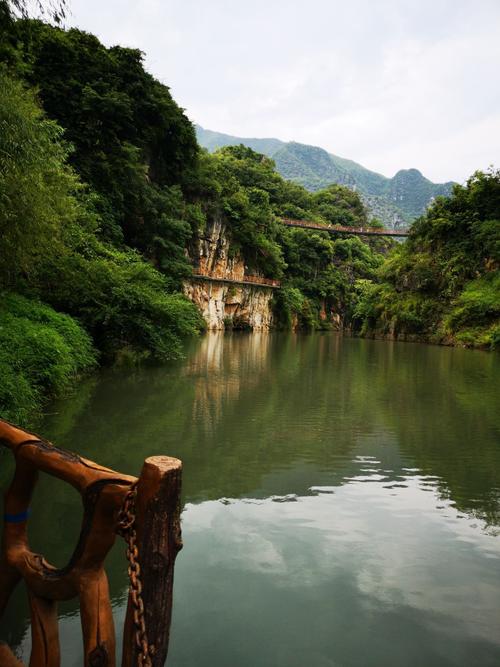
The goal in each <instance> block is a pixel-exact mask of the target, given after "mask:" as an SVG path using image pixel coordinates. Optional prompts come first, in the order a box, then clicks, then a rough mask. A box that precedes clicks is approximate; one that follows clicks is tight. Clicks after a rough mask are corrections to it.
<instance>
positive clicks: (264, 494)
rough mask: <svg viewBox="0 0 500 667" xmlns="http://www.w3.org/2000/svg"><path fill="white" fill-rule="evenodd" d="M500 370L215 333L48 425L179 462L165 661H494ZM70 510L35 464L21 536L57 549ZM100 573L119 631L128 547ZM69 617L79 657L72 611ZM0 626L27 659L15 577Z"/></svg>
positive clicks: (81, 444)
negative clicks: (179, 525)
mask: <svg viewBox="0 0 500 667" xmlns="http://www.w3.org/2000/svg"><path fill="white" fill-rule="evenodd" d="M499 378H500V359H499V357H498V356H494V355H490V354H487V353H481V352H470V351H464V350H454V349H446V348H438V347H431V346H424V345H412V344H403V343H388V342H381V341H364V340H356V339H349V338H341V337H339V336H337V335H334V334H327V335H320V334H318V335H311V336H305V335H304V336H301V335H292V334H290V335H284V334H283V335H280V334H272V335H259V334H253V335H232V336H226V337H224V336H223V335H209V336H206V337H205V338H204V339H202V340H201V341H197V342H195V343H193V345H192V347H191V348H190V350H189V353H188V357H187V359H186V360H185V361H184V362H182V363H178V364H176V365H174V366H169V367H167V368H165V367H164V368H154V369H151V368H150V369H142V370H140V371H137V372H134V371H129V372H111V371H109V372H106V373H104V374H102V375H101V376H99V377H98V378H95V379H91V380H90V381H88V382H86V383H84V384H83V385H81V387H80V388H79V390H78V392H77V393H76V394H75V395H74V396H73V397H69V398H67V399H66V400H64V401H60V402H58V403H57V404H55V405H53V406H51V408H50V411H51V412H52V413H53V414H51V415H48V416H47V418H46V420H45V423H44V424H43V425H42V427H41V429H40V430H42V431H43V433H44V434H45V435H47V436H48V437H50V438H51V439H53V440H55V441H56V442H57V443H58V444H60V445H63V446H65V447H67V448H69V449H74V450H76V451H78V452H80V453H82V454H85V455H86V456H88V457H90V458H94V459H96V460H97V461H99V462H100V463H103V464H104V465H108V466H110V467H113V468H116V469H118V470H121V471H123V472H129V473H132V474H136V473H138V471H139V470H140V467H141V464H142V461H143V459H144V458H145V457H146V456H148V455H151V454H159V453H168V454H171V455H174V456H177V457H179V458H181V459H183V461H184V492H183V508H184V509H183V535H184V542H185V547H184V549H183V551H182V552H181V553H180V555H179V557H178V560H177V566H176V573H175V599H174V612H173V615H174V620H173V625H172V633H171V643H170V653H169V660H168V664H169V665H170V666H171V667H281V666H283V667H333V666H342V667H343V666H346V667H347V666H360V667H372V666H373V667H392V666H397V667H400V666H412V667H413V666H414V667H422V666H426V667H431V666H436V667H446V666H448V665H450V666H451V665H454V666H463V667H475V666H480V667H487V666H489V665H492V666H493V665H494V666H495V667H497V666H498V665H500V512H499V508H500V437H499V436H500V409H499V408H500V399H499V385H498V381H499ZM0 462H1V472H0V481H1V483H2V486H4V485H5V483H6V480H7V479H8V475H9V469H10V468H9V466H8V463H7V458H6V457H4V456H2V459H0ZM80 516H81V512H80V508H79V500H78V498H77V496H76V493H75V492H74V491H73V490H71V489H69V488H68V487H66V486H64V485H63V484H62V483H59V482H54V481H52V480H48V479H42V481H41V483H40V485H39V489H38V491H37V496H36V499H35V503H34V509H33V515H32V519H31V524H30V525H31V541H32V546H33V547H34V548H36V549H37V550H41V551H43V552H44V553H45V554H47V555H48V556H49V557H50V558H51V559H52V560H54V561H55V562H56V563H57V564H63V563H64V561H65V560H66V559H67V557H68V556H69V554H70V551H71V548H72V545H73V544H74V543H75V540H76V538H77V533H78V523H79V520H80ZM108 571H109V575H110V582H111V591H112V596H113V604H114V608H115V612H116V618H117V626H118V633H120V631H121V619H122V618H123V615H124V601H125V598H126V577H125V560H124V556H123V547H122V545H121V544H118V545H117V548H115V549H114V551H113V552H112V554H111V555H110V558H109V567H108ZM61 612H62V618H61V634H62V643H63V647H64V649H63V650H64V653H63V655H64V656H65V658H64V660H63V667H66V666H68V667H73V666H75V667H76V666H77V665H78V666H79V665H81V647H80V644H81V637H80V627H79V618H78V613H77V606H76V605H75V604H73V603H71V604H67V605H65V606H63V607H62V610H61ZM2 637H3V638H4V639H7V640H8V641H9V642H10V643H11V645H13V646H16V647H17V649H18V651H19V653H20V654H21V655H24V657H25V659H26V656H27V655H28V651H29V627H28V615H27V608H26V604H25V600H24V594H23V593H22V591H20V592H19V594H18V595H16V597H15V598H14V599H13V600H12V603H11V605H10V607H9V610H8V617H7V620H6V621H4V622H3V624H2ZM120 638H121V637H120Z"/></svg>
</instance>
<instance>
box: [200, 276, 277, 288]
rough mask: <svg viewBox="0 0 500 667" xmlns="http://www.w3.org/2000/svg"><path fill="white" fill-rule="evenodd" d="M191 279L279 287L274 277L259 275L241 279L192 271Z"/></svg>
mask: <svg viewBox="0 0 500 667" xmlns="http://www.w3.org/2000/svg"><path fill="white" fill-rule="evenodd" d="M191 280H201V281H207V282H212V283H231V284H233V285H250V286H252V287H255V286H257V287H270V288H271V289H279V288H280V287H281V283H280V281H279V280H274V278H262V277H261V276H243V277H242V278H241V279H237V278H217V277H216V276H209V275H207V274H206V273H193V275H192V276H191Z"/></svg>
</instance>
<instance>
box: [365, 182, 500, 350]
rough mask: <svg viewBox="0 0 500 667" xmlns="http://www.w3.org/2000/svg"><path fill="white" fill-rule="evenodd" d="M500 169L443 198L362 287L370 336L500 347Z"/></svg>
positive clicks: (458, 187) (367, 330)
mask: <svg viewBox="0 0 500 667" xmlns="http://www.w3.org/2000/svg"><path fill="white" fill-rule="evenodd" d="M499 266H500V172H499V171H495V170H490V171H489V172H487V173H482V172H477V173H476V174H474V175H473V176H472V177H471V178H470V179H469V181H468V182H467V184H466V185H465V186H460V185H457V186H455V188H454V191H453V196H452V197H450V198H447V199H445V198H439V199H438V200H437V201H436V202H435V204H434V205H433V207H432V208H431V209H430V210H429V211H428V213H427V214H426V215H425V216H423V217H422V218H420V219H419V220H418V221H417V222H416V223H415V224H414V225H413V227H412V230H411V234H410V237H409V238H408V241H407V242H406V243H405V244H404V245H401V246H399V247H398V248H397V250H396V251H395V252H394V253H393V254H392V256H391V257H390V258H389V259H388V260H387V262H386V263H385V264H384V265H383V266H382V268H381V270H380V272H379V279H380V283H379V284H369V283H366V284H364V285H363V286H362V291H363V298H362V299H361V301H360V303H359V304H358V307H357V311H356V316H357V318H358V324H359V326H360V327H361V331H362V332H363V333H370V332H371V333H381V334H390V335H403V336H414V337H416V338H419V339H425V340H431V341H434V342H458V343H461V344H465V345H468V346H477V347H491V348H497V347H499V346H500V272H499Z"/></svg>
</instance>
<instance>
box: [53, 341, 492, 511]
mask: <svg viewBox="0 0 500 667" xmlns="http://www.w3.org/2000/svg"><path fill="white" fill-rule="evenodd" d="M498 365H499V360H498V359H497V358H496V357H495V356H493V355H488V354H483V353H473V352H470V351H464V350H457V349H454V350H451V349H444V348H438V347H431V346H423V345H408V344H398V343H388V342H383V341H363V340H356V339H348V338H342V337H340V336H337V335H322V334H316V335H309V336H307V335H297V334H287V335H284V334H283V335H282V334H251V335H245V334H233V335H231V336H224V335H221V334H214V335H208V336H206V337H204V338H203V339H202V340H200V341H198V342H195V343H194V344H193V347H192V349H191V350H190V352H189V355H188V359H187V360H186V361H185V362H180V363H177V364H174V365H171V366H168V367H163V368H144V369H142V370H140V371H137V372H128V373H117V372H109V373H105V374H103V376H102V377H101V380H100V381H99V382H98V383H97V384H96V385H95V387H93V390H92V393H91V395H89V396H88V399H87V402H86V403H84V404H82V405H79V406H78V414H77V415H75V416H74V417H73V421H72V422H70V423H69V424H66V418H65V414H66V411H67V410H68V408H69V412H70V413H71V411H72V406H73V404H74V403H75V402H78V401H79V396H78V395H77V396H75V397H74V398H73V399H70V400H69V401H65V402H62V403H61V404H59V405H58V406H55V407H54V408H52V410H53V411H55V412H58V413H59V414H57V415H53V416H52V417H50V418H49V419H48V420H47V423H46V426H45V432H47V431H48V432H49V435H52V434H54V433H55V434H57V439H58V441H59V442H60V443H61V444H63V445H66V446H68V447H70V448H74V449H77V450H78V451H81V452H84V453H86V454H87V455H88V456H91V457H94V458H97V459H98V460H100V461H102V462H103V463H104V464H106V465H110V466H111V467H117V468H119V469H121V470H123V471H124V472H132V473H133V472H137V470H138V469H139V467H140V465H141V462H142V460H143V458H145V456H147V455H148V454H155V453H162V452H168V453H170V454H172V455H175V456H179V457H180V458H182V459H183V460H184V463H185V469H186V474H185V483H184V488H185V498H186V499H187V500H194V499H203V498H218V497H220V496H221V495H225V496H227V495H233V496H241V495H245V494H251V493H254V492H255V491H256V490H258V489H259V488H260V487H261V484H262V480H263V478H264V476H265V475H269V474H273V475H276V474H281V475H284V471H285V470H287V469H288V470H290V469H291V468H294V469H306V468H307V469H309V470H312V471H316V472H318V471H328V474H329V475H331V476H333V477H334V478H335V479H336V481H337V483H342V479H343V477H344V476H349V475H351V474H356V470H357V464H356V463H353V459H355V457H356V455H358V454H361V455H363V454H366V453H369V454H370V455H372V456H373V457H374V458H375V459H376V460H378V461H380V466H381V468H383V469H384V470H392V471H393V475H394V476H395V479H396V478H397V477H398V471H399V469H400V468H401V466H402V465H407V466H410V467H417V468H419V469H420V470H421V471H422V472H423V473H424V474H426V475H432V476H434V477H436V478H437V479H436V484H437V485H438V487H439V490H440V493H441V494H442V495H443V496H446V497H451V498H452V499H453V500H455V501H456V503H457V506H458V507H459V508H460V509H461V510H463V511H467V512H473V513H476V514H477V515H478V516H484V517H485V518H486V519H487V520H488V521H490V522H495V521H496V518H495V517H496V516H497V513H498V489H499V487H500V479H499V477H500V475H499V470H500V466H499V457H500V453H499V452H498V447H497V445H496V442H497V441H496V438H497V437H498V416H497V410H496V407H497V406H496V401H497V396H496V387H495V377H497V376H498ZM314 474H316V473H314ZM313 476H314V475H313ZM294 478H296V476H295V477H294ZM291 491H294V490H293V489H291Z"/></svg>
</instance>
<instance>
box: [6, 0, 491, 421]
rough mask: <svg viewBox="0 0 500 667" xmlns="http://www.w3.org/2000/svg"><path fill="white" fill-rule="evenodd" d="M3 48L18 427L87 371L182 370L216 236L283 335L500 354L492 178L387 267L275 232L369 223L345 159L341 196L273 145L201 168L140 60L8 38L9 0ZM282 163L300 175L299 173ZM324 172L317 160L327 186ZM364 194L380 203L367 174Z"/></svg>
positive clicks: (443, 210)
mask: <svg viewBox="0 0 500 667" xmlns="http://www.w3.org/2000/svg"><path fill="white" fill-rule="evenodd" d="M11 5H12V3H11ZM19 6H21V5H19ZM0 32H1V34H0V37H1V41H0V256H1V258H2V262H1V264H0V295H1V298H0V367H1V372H2V377H3V378H4V382H3V386H2V388H1V390H0V391H1V394H0V406H1V414H2V415H3V416H9V417H11V418H13V419H15V420H20V421H27V420H28V419H29V418H30V417H31V416H32V415H33V414H34V413H36V411H37V410H39V409H40V406H41V404H42V402H43V399H45V398H46V397H48V396H50V395H54V394H57V393H60V392H61V391H62V390H65V389H66V388H67V387H68V386H69V384H70V383H71V381H72V380H73V379H74V378H75V377H78V376H79V375H81V374H82V373H85V372H87V371H88V370H90V369H91V368H93V367H94V366H95V364H96V363H97V360H98V359H99V360H100V361H101V362H110V361H115V360H134V361H136V360H138V359H145V358H154V359H159V360H166V359H170V358H174V357H176V356H178V355H179V354H180V353H181V346H182V340H183V338H185V337H186V336H188V335H192V334H194V333H196V332H198V331H200V330H201V329H202V327H203V323H202V320H201V316H200V314H199V313H198V311H197V310H196V308H195V306H194V305H193V304H192V303H190V302H189V301H187V299H185V297H184V296H183V295H182V294H181V291H180V290H181V287H182V283H183V281H184V280H185V279H186V278H188V277H189V276H190V275H191V272H192V266H191V262H192V261H196V255H195V253H194V251H195V249H196V247H197V246H196V243H197V240H198V239H199V238H200V237H202V236H203V234H204V231H205V229H206V228H207V227H208V226H210V225H214V224H215V223H217V222H220V223H221V224H222V225H223V226H224V229H225V230H226V233H227V235H228V252H229V253H230V254H232V255H233V256H235V257H242V258H243V259H244V262H245V264H246V267H247V271H248V273H250V274H257V275H261V276H264V277H270V278H278V279H280V280H281V283H282V289H281V290H279V291H277V292H276V298H275V303H274V306H275V310H276V314H277V319H278V322H279V324H280V325H281V326H283V327H290V326H292V325H294V326H297V325H298V326H303V327H308V328H318V327H329V326H337V327H340V326H349V325H350V323H351V322H352V321H353V318H354V321H355V322H356V323H357V325H358V327H360V328H362V330H363V331H364V332H368V331H383V332H387V331H389V332H392V333H415V334H419V335H423V336H427V337H430V335H431V332H435V331H439V336H438V337H441V338H443V337H448V338H453V339H454V340H457V341H461V342H464V343H466V344H481V345H482V344H484V345H486V344H490V345H496V344H498V338H499V333H498V323H496V324H495V322H497V320H498V290H499V279H498V261H499V260H498V252H499V249H498V243H499V241H498V236H496V237H495V234H497V235H498V220H499V219H500V214H499V210H498V209H499V204H498V180H499V176H498V174H497V173H493V172H492V173H490V174H487V175H484V174H477V175H476V176H475V177H474V178H473V179H471V181H470V182H469V184H468V185H467V187H466V188H458V187H457V188H456V189H455V194H454V197H453V198H452V199H451V200H444V199H440V200H438V201H437V202H436V203H435V205H434V207H433V208H432V210H431V211H430V212H429V214H428V215H426V216H424V217H423V218H421V219H420V220H419V221H418V222H417V223H416V224H415V226H414V231H413V232H412V235H411V236H410V239H409V241H408V243H407V244H405V245H404V246H398V248H397V249H396V251H395V252H394V253H393V255H391V257H390V258H389V259H388V260H387V261H385V262H384V255H385V254H387V251H388V249H389V248H390V247H391V246H392V245H394V244H392V243H391V242H389V241H384V240H382V239H375V240H372V241H370V242H369V243H368V242H365V241H363V240H360V238H357V237H350V238H335V237H332V236H330V235H329V234H328V233H327V232H322V231H317V232H316V231H315V232H310V231H305V230H303V229H294V228H289V227H285V226H284V225H282V224H280V222H279V219H280V218H295V219H299V220H300V219H303V220H312V221H316V222H318V223H320V224H321V223H324V224H325V225H326V224H328V225H336V224H340V225H350V226H354V227H356V226H358V227H359V226H366V225H367V224H379V223H377V222H376V221H373V220H372V221H371V222H368V219H367V214H366V210H365V207H364V205H363V203H362V201H361V199H360V197H359V196H358V194H357V193H356V192H354V191H353V189H352V187H345V186H344V185H342V184H339V182H340V183H347V184H348V185H349V186H352V185H353V182H352V178H351V176H352V174H351V176H349V178H347V176H346V177H345V178H344V176H345V175H346V174H347V175H349V174H350V173H351V172H352V171H353V170H354V171H356V169H358V168H359V169H362V168H361V167H359V165H354V163H350V162H349V161H345V160H341V159H340V158H338V160H337V162H336V163H335V165H336V166H335V168H336V169H337V170H340V171H339V173H340V172H342V174H341V176H338V175H337V176H338V178H335V179H333V178H331V179H330V181H329V182H331V181H332V180H334V181H337V182H336V183H334V184H330V185H328V187H325V188H323V189H317V188H316V189H315V191H314V192H311V191H309V190H307V189H305V188H304V187H303V186H302V185H300V184H299V183H297V182H293V181H290V180H285V179H284V178H283V176H282V175H280V173H278V170H277V167H276V163H275V161H274V160H272V159H271V158H269V157H268V156H266V155H264V154H263V153H265V152H268V151H270V150H271V149H272V150H274V151H276V150H278V149H279V150H280V151H281V150H282V149H283V146H281V144H280V142H278V144H276V142H275V140H270V141H269V142H267V143H264V144H262V146H261V145H260V144H259V145H258V146H256V147H259V148H261V150H262V152H256V151H254V150H253V149H252V148H250V147H247V146H244V145H241V144H239V145H234V146H226V147H223V148H220V149H218V150H216V151H215V153H213V154H209V153H208V152H207V151H205V150H200V149H199V147H198V145H197V142H196V137H195V133H194V128H193V126H192V124H191V122H190V121H189V120H188V119H187V117H186V116H185V114H184V113H183V111H182V110H181V109H180V108H179V107H178V106H177V104H176V103H175V101H174V100H173V99H172V97H171V95H170V92H169V89H168V88H167V87H166V86H164V85H163V84H161V83H160V82H158V81H156V80H155V79H154V78H153V77H152V76H151V75H149V74H148V73H147V72H146V71H145V70H144V67H143V63H142V54H141V53H140V52H139V51H137V50H133V49H126V48H122V47H113V48H106V47H104V46H103V45H102V44H101V43H100V42H99V41H98V39H97V38H96V37H94V36H93V35H89V34H87V33H84V32H81V31H78V30H69V31H64V30H61V29H60V28H57V27H54V26H50V25H47V24H44V23H42V22H40V21H31V20H26V19H22V20H14V18H13V17H12V15H11V12H10V10H9V5H8V3H6V2H5V1H4V0H0ZM289 148H290V146H289ZM292 148H293V151H292V152H293V153H294V155H295V158H297V159H298V157H300V156H302V158H303V159H306V158H307V156H308V155H309V153H308V151H307V150H306V149H307V148H309V147H303V146H300V145H298V144H297V145H295V144H294V145H293V146H292V147H291V148H290V150H292ZM318 150H320V149H318ZM325 155H326V156H327V158H328V159H327V158H325ZM325 155H316V156H315V157H314V156H313V157H314V160H316V161H318V160H319V162H318V164H319V163H320V162H321V164H323V167H324V169H326V170H327V172H328V169H329V168H330V167H331V165H330V167H328V164H327V162H328V160H330V158H332V156H328V154H326V153H325ZM302 158H301V159H302ZM280 159H281V158H280ZM311 159H312V158H311ZM314 160H313V162H314ZM325 160H326V162H325ZM316 166H318V165H316ZM278 167H279V165H278ZM359 169H358V171H359ZM349 170H351V172H350V171H349ZM325 173H326V172H325ZM328 173H330V172H328ZM367 173H368V172H367ZM370 173H371V172H370ZM358 176H359V178H361V176H363V178H364V177H366V179H367V182H366V183H365V185H364V187H365V188H372V186H373V187H375V186H374V183H375V181H377V178H378V175H374V176H373V178H371V177H369V173H368V175H367V174H364V172H363V173H362V174H361V176H360V175H359V174H358ZM418 176H419V175H418V173H417V175H415V174H413V175H412V177H414V180H415V178H416V180H417V181H419V178H418ZM420 176H421V175H420ZM375 177H377V178H375ZM380 178H383V177H380ZM366 179H365V180H366ZM377 182H378V181H377ZM405 182H406V181H405V179H403V181H402V184H401V183H399V185H398V188H400V187H403V186H404V183H405ZM417 185H418V183H417ZM426 187H427V186H426ZM417 189H418V188H417ZM413 190H415V188H412V191H413ZM398 192H400V190H398ZM403 194H404V193H403ZM424 194H425V193H424ZM428 194H429V193H428V192H427V190H426V194H425V196H426V197H427V195H428ZM374 196H376V195H374ZM404 196H406V195H404ZM429 196H430V195H429ZM495 239H496V240H495ZM190 257H191V258H192V259H190ZM377 281H378V282H380V284H377ZM442 299H444V301H442ZM437 325H438V328H436V327H437Z"/></svg>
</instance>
